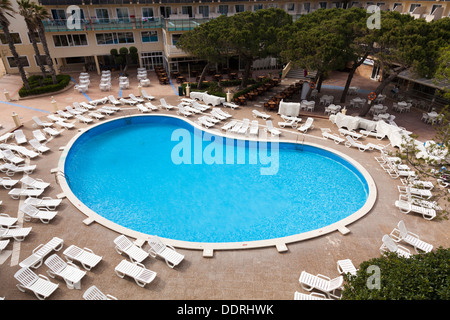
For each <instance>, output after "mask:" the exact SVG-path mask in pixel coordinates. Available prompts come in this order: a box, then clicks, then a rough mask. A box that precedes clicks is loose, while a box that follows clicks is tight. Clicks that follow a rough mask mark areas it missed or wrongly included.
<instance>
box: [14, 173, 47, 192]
mask: <svg viewBox="0 0 450 320" xmlns="http://www.w3.org/2000/svg"><path fill="white" fill-rule="evenodd" d="M20 182H22V183H23V184H24V185H26V186H27V187H30V188H33V189H45V188H47V187H48V186H49V185H50V183H48V182H44V181H43V180H42V179H34V178H32V177H30V176H25V177H23V178H22V179H20Z"/></svg>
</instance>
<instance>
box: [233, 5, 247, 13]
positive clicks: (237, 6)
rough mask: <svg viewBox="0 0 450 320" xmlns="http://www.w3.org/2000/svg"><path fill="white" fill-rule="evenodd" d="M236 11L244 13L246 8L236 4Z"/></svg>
mask: <svg viewBox="0 0 450 320" xmlns="http://www.w3.org/2000/svg"><path fill="white" fill-rule="evenodd" d="M234 11H235V12H236V13H239V12H244V11H245V7H244V5H243V4H235V5H234Z"/></svg>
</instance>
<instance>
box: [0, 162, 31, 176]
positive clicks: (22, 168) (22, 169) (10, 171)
mask: <svg viewBox="0 0 450 320" xmlns="http://www.w3.org/2000/svg"><path fill="white" fill-rule="evenodd" d="M34 169H36V165H35V164H32V165H19V166H16V165H15V164H12V163H5V164H0V171H2V172H5V173H6V175H7V176H13V175H14V174H15V173H26V174H31V173H33V171H34Z"/></svg>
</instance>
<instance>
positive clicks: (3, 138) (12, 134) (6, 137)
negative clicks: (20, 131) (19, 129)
mask: <svg viewBox="0 0 450 320" xmlns="http://www.w3.org/2000/svg"><path fill="white" fill-rule="evenodd" d="M12 137H14V133H11V132H7V133H5V134H4V135H2V136H1V137H0V142H4V143H5V142H6V141H8V139H9V138H12Z"/></svg>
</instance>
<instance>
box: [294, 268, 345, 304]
mask: <svg viewBox="0 0 450 320" xmlns="http://www.w3.org/2000/svg"><path fill="white" fill-rule="evenodd" d="M298 281H299V282H300V285H301V287H302V288H303V289H305V290H306V291H311V290H313V289H316V290H319V291H322V292H323V293H325V294H326V295H327V297H328V298H330V297H332V298H336V299H339V298H340V295H338V294H337V290H340V289H342V284H343V282H344V277H343V276H338V277H336V278H334V279H330V278H328V277H327V276H324V275H321V274H318V275H312V274H310V273H308V272H306V271H302V273H301V274H300V278H299V279H298Z"/></svg>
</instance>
